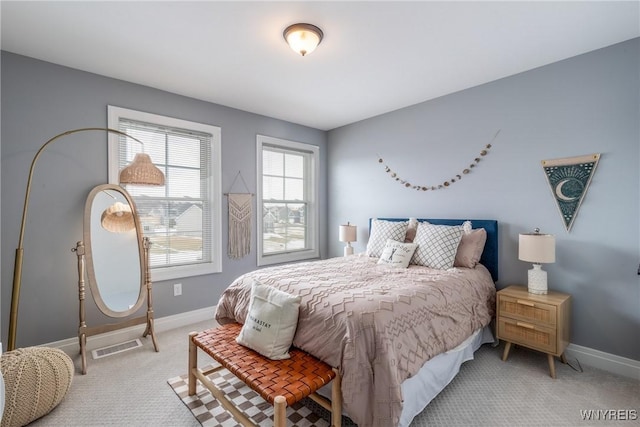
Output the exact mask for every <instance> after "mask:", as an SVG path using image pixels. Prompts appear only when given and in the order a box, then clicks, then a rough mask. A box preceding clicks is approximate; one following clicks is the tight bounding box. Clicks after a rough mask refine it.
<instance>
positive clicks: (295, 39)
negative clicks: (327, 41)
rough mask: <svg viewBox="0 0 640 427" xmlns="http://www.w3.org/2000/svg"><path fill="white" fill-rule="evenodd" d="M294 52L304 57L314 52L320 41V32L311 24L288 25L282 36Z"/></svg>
mask: <svg viewBox="0 0 640 427" xmlns="http://www.w3.org/2000/svg"><path fill="white" fill-rule="evenodd" d="M282 35H283V36H284V39H285V40H286V41H287V43H288V44H289V46H291V49H293V50H294V52H297V53H299V54H300V55H302V56H305V55H307V54H309V53H311V52H313V51H314V50H315V48H316V47H317V46H318V45H319V44H320V42H321V41H322V37H323V36H324V34H322V30H321V29H320V28H318V27H316V26H315V25H311V24H293V25H289V26H288V27H287V28H286V29H285V30H284V33H283V34H282Z"/></svg>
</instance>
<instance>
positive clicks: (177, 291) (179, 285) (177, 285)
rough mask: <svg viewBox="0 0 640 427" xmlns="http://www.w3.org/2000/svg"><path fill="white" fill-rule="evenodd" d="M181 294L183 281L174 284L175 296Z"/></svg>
mask: <svg viewBox="0 0 640 427" xmlns="http://www.w3.org/2000/svg"><path fill="white" fill-rule="evenodd" d="M179 295H182V283H175V284H174V285H173V296H174V297H177V296H179Z"/></svg>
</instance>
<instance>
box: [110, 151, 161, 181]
mask: <svg viewBox="0 0 640 427" xmlns="http://www.w3.org/2000/svg"><path fill="white" fill-rule="evenodd" d="M120 184H134V185H164V174H163V173H162V171H161V170H160V169H158V168H157V167H156V165H154V164H153V162H152V161H151V157H149V155H148V154H145V153H137V154H136V156H135V157H134V158H133V162H131V164H130V165H129V166H127V167H125V168H124V169H122V170H121V171H120Z"/></svg>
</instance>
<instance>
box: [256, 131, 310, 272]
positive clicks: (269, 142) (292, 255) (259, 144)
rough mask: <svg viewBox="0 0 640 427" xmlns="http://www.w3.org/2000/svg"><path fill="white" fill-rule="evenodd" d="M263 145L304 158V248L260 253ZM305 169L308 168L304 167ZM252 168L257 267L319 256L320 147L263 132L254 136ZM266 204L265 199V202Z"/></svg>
mask: <svg viewBox="0 0 640 427" xmlns="http://www.w3.org/2000/svg"><path fill="white" fill-rule="evenodd" d="M265 146H266V147H273V148H277V149H279V150H284V151H285V152H286V151H290V152H295V153H297V154H299V153H303V154H305V155H306V156H308V157H307V159H306V161H307V160H308V166H309V167H308V168H305V175H304V186H305V190H304V193H305V195H306V197H305V202H306V203H307V208H308V209H307V211H305V221H306V226H307V236H306V237H307V248H306V249H303V250H293V251H290V252H286V253H277V254H272V255H265V254H264V242H263V226H264V220H263V213H262V212H263V211H264V203H265V200H264V199H263V188H262V187H263V185H262V182H263V165H262V160H263V157H262V154H263V150H264V148H265ZM307 169H308V170H307ZM256 171H257V185H256V188H257V195H258V197H257V212H258V215H257V220H256V222H257V227H256V228H257V238H256V241H257V248H258V249H257V264H258V266H265V265H272V264H280V263H285V262H295V261H303V260H309V259H313V258H319V257H320V221H319V212H320V208H319V206H318V200H319V199H318V197H319V185H320V179H319V178H320V172H319V171H320V147H318V146H316V145H312V144H307V143H303V142H296V141H289V140H286V139H281V138H274V137H270V136H265V135H257V136H256ZM267 203H268V201H267Z"/></svg>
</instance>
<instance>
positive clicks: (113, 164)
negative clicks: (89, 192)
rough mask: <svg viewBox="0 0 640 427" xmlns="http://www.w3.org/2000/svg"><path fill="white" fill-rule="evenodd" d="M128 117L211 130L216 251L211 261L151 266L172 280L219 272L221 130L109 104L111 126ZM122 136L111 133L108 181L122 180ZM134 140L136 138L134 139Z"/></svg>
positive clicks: (156, 275)
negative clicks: (120, 142) (119, 152)
mask: <svg viewBox="0 0 640 427" xmlns="http://www.w3.org/2000/svg"><path fill="white" fill-rule="evenodd" d="M121 117H123V118H128V119H132V120H138V121H142V122H147V123H157V124H161V125H165V126H171V127H177V128H182V129H190V130H194V131H200V132H205V133H209V134H211V135H212V141H211V156H212V159H211V175H210V178H209V179H210V183H209V184H210V185H209V188H210V189H211V192H210V194H209V197H210V198H211V216H212V218H214V220H213V224H212V225H211V235H210V236H209V238H210V239H211V250H212V251H213V256H212V260H211V262H210V263H203V264H194V265H180V266H173V267H160V268H158V267H156V268H152V269H151V275H152V277H153V280H154V281H163V280H173V279H179V278H183V277H190V276H200V275H204V274H212V273H220V272H221V271H222V206H221V205H222V203H221V199H222V185H221V183H222V161H221V145H222V143H221V140H222V131H221V129H220V128H219V127H217V126H212V125H208V124H204V123H196V122H191V121H187V120H181V119H176V118H173V117H167V116H161V115H158V114H152V113H145V112H142V111H136V110H129V109H127V108H121V107H114V106H111V105H109V106H108V108H107V118H108V126H109V128H111V129H118V123H119V121H120V118H121ZM118 143H119V136H118V135H117V134H114V133H111V132H110V133H109V177H108V178H109V183H112V184H119V175H120V170H119V167H118V161H119V155H118ZM132 143H134V144H135V142H132Z"/></svg>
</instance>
